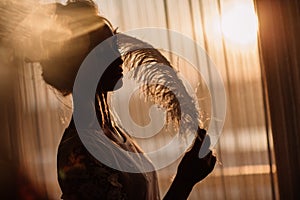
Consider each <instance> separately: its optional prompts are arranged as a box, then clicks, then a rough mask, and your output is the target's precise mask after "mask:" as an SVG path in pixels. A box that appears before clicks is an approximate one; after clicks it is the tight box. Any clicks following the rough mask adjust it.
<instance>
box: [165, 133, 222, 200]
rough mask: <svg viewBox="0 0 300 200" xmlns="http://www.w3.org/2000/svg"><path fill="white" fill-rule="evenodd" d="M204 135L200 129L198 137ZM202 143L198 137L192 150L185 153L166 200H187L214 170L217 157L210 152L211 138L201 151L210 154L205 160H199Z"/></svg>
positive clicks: (205, 142) (205, 141) (206, 140)
mask: <svg viewBox="0 0 300 200" xmlns="http://www.w3.org/2000/svg"><path fill="white" fill-rule="evenodd" d="M203 133H204V134H205V130H203V129H198V136H200V138H201V134H203ZM206 137H208V136H206ZM202 138H203V137H202ZM202 141H203V140H201V139H199V138H198V137H197V138H196V139H195V142H194V144H193V146H192V148H191V149H190V150H189V151H188V152H186V153H185V155H184V157H183V158H182V160H181V162H180V163H179V166H178V169H177V173H176V176H175V179H174V180H173V182H172V184H171V187H170V188H169V190H168V192H167V194H166V195H165V197H164V200H169V199H178V200H184V199H187V198H188V196H189V194H190V192H191V191H192V189H193V187H194V185H196V184H197V183H198V182H200V181H201V180H203V179H204V178H205V177H206V176H207V175H208V174H210V173H211V172H212V170H213V169H214V166H215V163H216V157H215V156H213V155H212V152H211V151H210V150H208V147H209V145H210V140H209V138H207V139H205V140H204V143H203V148H204V149H201V151H203V152H205V151H206V150H207V152H208V154H207V155H206V156H205V157H203V158H199V151H200V148H201V146H202Z"/></svg>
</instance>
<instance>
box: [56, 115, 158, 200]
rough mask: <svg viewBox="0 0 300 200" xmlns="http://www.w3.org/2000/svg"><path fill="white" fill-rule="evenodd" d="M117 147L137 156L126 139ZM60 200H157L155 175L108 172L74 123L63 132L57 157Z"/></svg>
mask: <svg viewBox="0 0 300 200" xmlns="http://www.w3.org/2000/svg"><path fill="white" fill-rule="evenodd" d="M125 137H126V141H124V142H123V144H121V145H120V146H121V147H122V148H123V149H124V150H127V151H132V152H139V149H138V147H137V146H136V145H135V144H134V142H133V141H132V139H131V138H130V137H129V136H125ZM57 172H58V181H59V185H60V188H61V190H62V193H63V194H62V197H61V198H62V199H65V200H70V199H71V200H75V199H76V200H77V199H78V200H79V199H80V200H84V199H89V200H90V199H91V200H93V199H110V200H113V199H120V200H122V199H134V200H139V199H148V200H152V199H153V200H155V199H160V197H159V189H158V183H157V176H156V173H155V172H149V173H128V172H122V171H118V170H116V169H113V168H110V167H108V166H106V165H104V164H102V163H100V162H99V161H98V160H97V159H95V158H94V157H93V156H92V155H91V154H90V153H89V152H88V151H87V149H86V148H85V147H84V145H83V144H82V142H81V140H80V138H79V136H78V133H77V131H76V128H75V125H74V121H73V120H72V121H71V123H70V125H69V127H68V128H67V129H66V130H65V132H64V135H63V137H62V140H61V142H60V145H59V148H58V155H57Z"/></svg>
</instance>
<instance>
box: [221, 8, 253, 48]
mask: <svg viewBox="0 0 300 200" xmlns="http://www.w3.org/2000/svg"><path fill="white" fill-rule="evenodd" d="M221 28H222V32H223V35H224V38H225V40H228V41H229V42H232V43H235V44H240V45H247V44H251V43H254V42H255V41H256V39H257V30H258V19H257V16H256V13H255V11H254V6H253V4H252V3H251V4H250V3H242V4H241V3H238V4H235V5H232V6H230V7H228V9H226V10H224V12H223V14H222V21H221Z"/></svg>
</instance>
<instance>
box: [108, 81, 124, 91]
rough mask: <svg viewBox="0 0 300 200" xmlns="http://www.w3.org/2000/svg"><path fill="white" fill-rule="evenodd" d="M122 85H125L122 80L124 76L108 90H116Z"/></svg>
mask: <svg viewBox="0 0 300 200" xmlns="http://www.w3.org/2000/svg"><path fill="white" fill-rule="evenodd" d="M122 86H123V80H122V78H120V79H119V80H118V81H117V82H116V84H114V86H113V87H112V88H109V90H108V91H116V90H118V89H120V88H121V87H122Z"/></svg>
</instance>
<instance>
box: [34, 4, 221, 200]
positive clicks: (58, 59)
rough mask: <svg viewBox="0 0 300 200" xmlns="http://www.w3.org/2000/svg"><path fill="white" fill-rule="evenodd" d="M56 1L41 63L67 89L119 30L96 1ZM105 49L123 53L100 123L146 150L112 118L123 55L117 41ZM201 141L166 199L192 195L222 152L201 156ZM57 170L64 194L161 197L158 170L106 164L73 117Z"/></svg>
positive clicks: (99, 110) (123, 143) (107, 79)
mask: <svg viewBox="0 0 300 200" xmlns="http://www.w3.org/2000/svg"><path fill="white" fill-rule="evenodd" d="M55 6H56V8H55V13H54V15H53V16H52V17H53V18H54V19H55V21H56V24H54V25H55V26H53V27H49V28H48V30H47V31H44V32H43V34H42V36H41V38H42V46H43V47H44V49H45V50H46V56H44V57H43V58H42V60H40V63H41V66H42V69H43V74H42V76H43V78H44V80H45V81H46V82H47V83H48V84H50V85H51V86H53V87H54V88H56V89H57V90H59V91H60V92H61V93H62V94H64V95H67V94H70V93H72V90H73V86H74V81H75V78H76V74H77V72H78V70H79V67H80V65H81V63H82V62H83V60H84V59H85V58H86V56H87V55H88V54H89V52H90V51H91V50H92V49H93V48H94V47H95V46H97V45H98V44H100V43H101V42H102V41H104V40H105V39H107V38H109V37H111V36H113V35H114V34H116V33H115V30H114V29H113V28H112V26H111V24H110V23H109V21H108V20H106V19H105V18H103V17H100V16H98V15H97V8H96V6H95V5H94V4H93V3H92V2H90V1H79V2H69V3H67V5H61V4H56V5H55ZM52 29H56V32H60V33H61V34H58V35H57V34H54V32H55V30H52ZM105 51H106V52H108V53H114V54H118V56H117V57H118V58H117V59H116V60H115V61H114V62H113V63H112V64H110V65H109V66H108V67H107V69H106V70H105V71H104V73H103V75H102V77H101V78H100V81H99V84H98V87H97V90H96V95H95V102H96V103H95V111H96V114H97V120H98V123H99V124H100V126H101V128H102V130H103V132H104V133H105V135H106V136H107V137H108V138H109V139H110V140H111V141H112V142H113V143H114V144H116V145H117V146H118V147H120V148H122V149H124V150H126V151H130V152H136V153H140V152H142V151H141V150H140V148H139V147H138V146H137V145H136V144H135V143H134V141H133V140H132V138H130V136H128V135H127V134H126V132H125V131H124V130H122V129H121V128H120V127H118V126H117V125H116V124H115V123H114V122H113V119H111V115H110V111H109V106H108V104H107V93H108V92H110V91H113V90H115V89H118V88H120V87H121V86H122V82H121V81H120V79H121V78H122V68H121V65H122V63H123V61H122V59H121V55H120V53H119V52H118V45H117V44H116V41H115V42H112V43H111V45H110V47H109V48H107V49H105ZM157 56H158V57H162V55H161V54H159V53H158V51H156V52H155V56H154V57H157ZM29 59H30V58H29ZM142 60H143V59H142ZM164 62H167V61H166V60H165V61H164ZM198 134H199V135H201V137H202V136H203V135H205V131H204V130H201V129H198ZM202 139H203V137H202ZM200 147H201V141H200V139H198V138H196V139H195V142H194V144H193V146H192V148H191V149H190V150H189V152H187V153H186V154H185V156H184V157H183V159H182V161H181V162H180V164H179V167H178V171H177V174H176V177H175V179H174V180H173V183H172V185H171V187H170V189H169V190H168V192H167V194H166V196H165V197H164V199H186V198H187V197H188V195H189V193H190V192H191V190H192V188H193V186H194V185H195V184H196V183H198V182H199V181H201V180H202V179H204V178H205V177H206V176H207V175H208V174H209V173H210V172H211V171H212V170H213V168H214V165H215V162H216V158H215V157H214V156H213V155H212V154H211V152H210V153H209V154H208V155H207V156H205V157H204V158H202V159H199V158H198V152H199V150H200ZM144 159H145V158H144ZM148 162H149V163H150V161H148ZM57 171H58V181H59V185H60V187H61V190H62V193H63V194H62V197H61V198H62V199H66V200H68V199H160V197H159V190H158V182H157V176H156V173H155V171H153V172H147V173H146V172H145V173H144V172H141V173H128V172H122V171H119V170H116V169H113V168H111V167H109V166H106V165H104V164H103V163H101V162H100V161H98V160H97V159H95V158H94V157H93V156H92V155H91V154H90V153H89V152H88V150H87V149H86V148H85V146H84V145H83V143H82V142H81V140H80V138H79V135H78V132H77V130H76V127H75V123H74V120H73V119H72V120H71V122H70V124H69V126H68V128H67V129H66V130H65V132H64V134H63V137H62V140H61V142H60V145H59V148H58V155H57Z"/></svg>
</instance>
